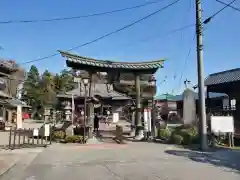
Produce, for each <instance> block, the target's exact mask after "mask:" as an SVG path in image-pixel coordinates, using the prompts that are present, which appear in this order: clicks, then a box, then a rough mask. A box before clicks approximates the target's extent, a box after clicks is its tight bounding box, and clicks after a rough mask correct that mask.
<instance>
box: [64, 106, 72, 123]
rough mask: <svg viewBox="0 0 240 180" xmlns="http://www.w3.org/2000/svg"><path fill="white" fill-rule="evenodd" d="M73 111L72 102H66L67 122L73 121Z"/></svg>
mask: <svg viewBox="0 0 240 180" xmlns="http://www.w3.org/2000/svg"><path fill="white" fill-rule="evenodd" d="M71 110H72V107H71V103H70V102H66V105H65V107H64V111H65V117H66V119H65V120H66V121H71V114H72V113H71Z"/></svg>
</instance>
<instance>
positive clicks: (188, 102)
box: [183, 88, 196, 125]
mask: <svg viewBox="0 0 240 180" xmlns="http://www.w3.org/2000/svg"><path fill="white" fill-rule="evenodd" d="M195 122H196V100H195V92H194V91H193V90H191V89H189V88H187V89H186V90H185V91H184V92H183V123H184V125H192V124H194V123H195Z"/></svg>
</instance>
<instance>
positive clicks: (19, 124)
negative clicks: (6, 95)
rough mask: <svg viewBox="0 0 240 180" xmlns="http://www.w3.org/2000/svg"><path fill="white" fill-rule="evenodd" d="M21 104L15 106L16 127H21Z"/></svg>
mask: <svg viewBox="0 0 240 180" xmlns="http://www.w3.org/2000/svg"><path fill="white" fill-rule="evenodd" d="M22 118H23V117H22V106H17V129H22V126H23V121H22Z"/></svg>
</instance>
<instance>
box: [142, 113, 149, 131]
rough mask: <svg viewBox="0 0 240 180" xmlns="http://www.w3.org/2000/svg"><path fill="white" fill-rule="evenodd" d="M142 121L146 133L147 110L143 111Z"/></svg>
mask: <svg viewBox="0 0 240 180" xmlns="http://www.w3.org/2000/svg"><path fill="white" fill-rule="evenodd" d="M143 120H144V130H145V131H146V132H148V111H147V109H144V112H143Z"/></svg>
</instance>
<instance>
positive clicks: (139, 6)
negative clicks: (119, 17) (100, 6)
mask: <svg viewBox="0 0 240 180" xmlns="http://www.w3.org/2000/svg"><path fill="white" fill-rule="evenodd" d="M161 1H164V0H156V1H150V2H147V3H144V4H140V5H137V6H132V7H127V8H123V9H116V10H112V11H106V12H100V13H94V14H88V15H80V16H71V17H62V18H50V19H34V20H8V21H0V24H13V23H41V22H54V21H66V20H74V19H83V18H89V17H94V16H103V15H107V14H113V13H117V12H122V11H128V10H132V9H137V8H141V7H144V6H148V5H152V4H157V3H159V2H161Z"/></svg>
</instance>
